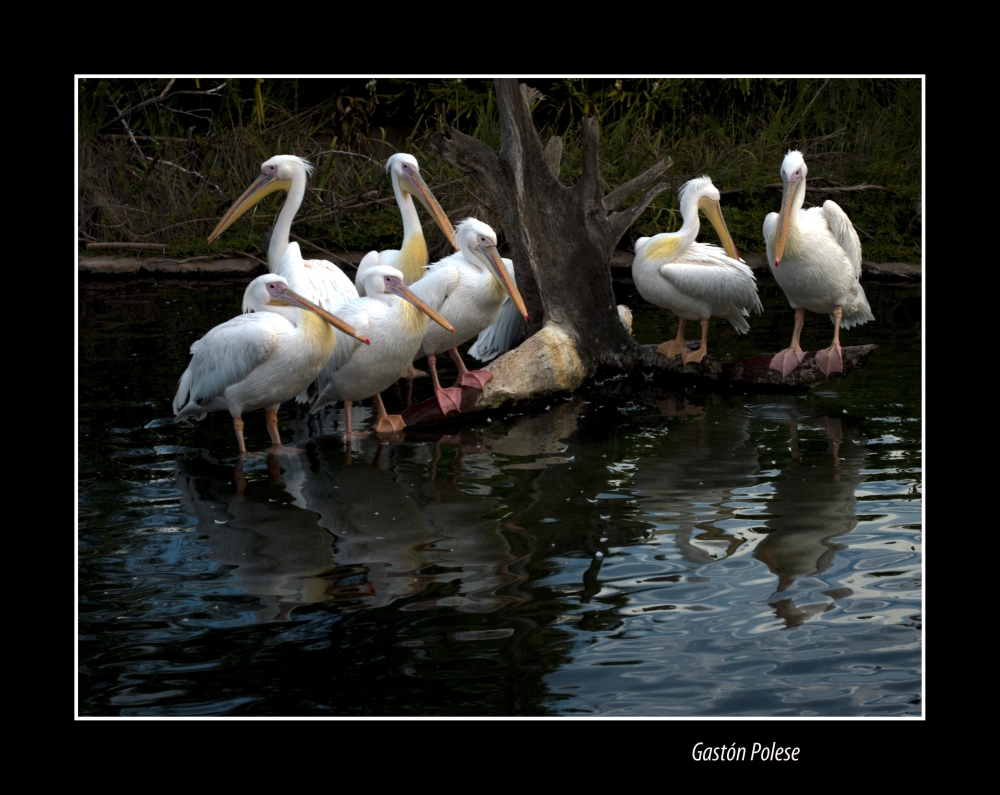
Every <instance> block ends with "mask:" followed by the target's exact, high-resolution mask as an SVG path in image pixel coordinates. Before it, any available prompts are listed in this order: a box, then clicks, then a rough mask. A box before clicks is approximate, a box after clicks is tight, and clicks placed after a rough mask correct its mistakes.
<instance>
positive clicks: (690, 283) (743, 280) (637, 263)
mask: <svg viewBox="0 0 1000 795" xmlns="http://www.w3.org/2000/svg"><path fill="white" fill-rule="evenodd" d="M719 198H720V196H719V190H718V188H716V187H715V185H713V184H712V180H711V179H709V178H708V177H699V178H698V179H692V180H690V181H689V182H686V183H685V184H684V185H683V186H682V187H681V190H680V205H681V217H682V218H683V219H684V222H683V224H682V226H681V228H680V230H679V231H677V232H665V233H663V234H659V235H654V236H653V237H642V238H639V239H638V240H637V241H636V243H635V260H634V261H633V263H632V278H633V280H634V281H635V286H636V288H637V289H638V290H639V295H641V296H642V297H643V298H645V299H646V300H647V301H649V302H650V303H651V304H655V305H656V306H659V307H662V308H663V309H669V310H670V311H671V312H673V313H674V314H675V315H677V317H678V327H677V338H676V339H674V340H671V341H670V342H664V343H663V344H661V345H660V347H659V349H658V350H659V352H660V353H661V354H663V355H664V356H667V357H668V358H670V357H672V356H676V355H678V354H680V355H681V356H682V357H683V359H684V362H685V363H687V362H691V361H694V362H700V361H701V360H702V358H703V357H704V356H705V354H706V353H707V351H708V319H709V318H711V317H713V316H716V317H722V318H725V319H726V320H728V321H729V322H730V323H731V324H732V325H733V328H735V329H736V330H737V331H738V332H739V333H741V334H746V333H747V332H748V331H749V330H750V324H749V323H748V322H747V320H746V319H747V317H749V315H750V312H751V311H754V312H758V313H759V312H761V311H762V307H761V304H760V298H758V296H757V282H756V280H755V279H754V275H753V271H751V270H750V268H748V267H747V266H746V265H745V264H744V263H743V262H742V261H741V260H740V259H739V254H738V253H737V251H736V246H735V244H734V243H733V241H732V238H731V237H730V236H729V230H728V229H727V228H726V223H725V219H724V218H723V217H722V211H721V210H720V209H719ZM699 208H700V209H701V210H702V211H704V213H705V215H706V216H708V218H709V220H710V221H711V222H712V225H713V226H714V227H715V229H716V231H717V232H718V233H719V238H720V239H721V240H722V243H723V245H724V246H725V247H726V250H725V251H724V250H723V249H721V248H719V247H718V246H713V245H709V244H707V243H698V242H696V241H695V238H696V237H697V236H698V230H699V228H700V222H699V220H698V210H699ZM688 320H698V321H700V322H701V327H702V335H701V347H699V348H698V350H696V351H692V352H691V353H688V352H687V347H686V346H685V343H684V324H685V321H688Z"/></svg>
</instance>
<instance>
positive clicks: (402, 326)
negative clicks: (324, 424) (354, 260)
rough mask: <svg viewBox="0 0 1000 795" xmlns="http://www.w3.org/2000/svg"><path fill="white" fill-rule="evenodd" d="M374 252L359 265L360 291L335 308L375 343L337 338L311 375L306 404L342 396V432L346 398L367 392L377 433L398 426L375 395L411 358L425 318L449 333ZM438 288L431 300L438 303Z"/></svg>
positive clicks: (347, 411)
mask: <svg viewBox="0 0 1000 795" xmlns="http://www.w3.org/2000/svg"><path fill="white" fill-rule="evenodd" d="M378 259H379V254H378V252H376V251H371V252H369V253H368V254H367V255H366V256H365V259H364V260H362V265H364V266H365V272H364V288H365V296H364V297H361V298H355V299H354V300H353V301H348V302H347V303H345V304H341V305H340V307H338V309H337V314H338V315H340V316H341V317H343V318H344V319H345V320H347V321H348V322H349V323H351V324H352V325H354V326H356V327H357V328H358V330H359V331H361V332H363V333H365V334H367V335H368V336H369V337H370V338H371V339H372V341H373V342H374V343H375V344H374V345H372V346H371V347H370V348H369V347H365V346H362V345H360V344H357V343H355V342H354V340H343V343H342V344H338V345H337V347H336V349H335V350H334V352H333V355H332V356H331V357H330V359H329V362H328V363H327V364H326V366H325V367H323V368H322V372H321V373H320V374H319V377H318V378H317V379H316V385H317V386H318V387H319V394H318V395H317V397H316V399H315V400H314V401H313V404H312V406H310V409H309V410H310V411H317V410H318V409H320V408H322V407H323V406H325V405H326V404H327V403H331V402H333V401H337V400H342V401H344V409H345V414H346V415H347V435H348V436H350V435H351V433H352V431H351V403H352V402H354V401H355V400H364V399H365V398H368V397H371V398H373V399H374V401H375V409H376V411H377V414H378V417H377V419H376V422H375V425H374V426H373V427H374V429H375V431H376V432H377V433H383V432H385V433H388V432H392V431H399V430H402V429H403V427H404V426H403V421H402V419H401V418H400V417H399V415H398V414H393V415H389V414H387V413H386V411H385V406H384V405H383V404H382V398H381V396H380V395H379V392H381V391H382V390H383V389H387V388H388V387H389V386H390V385H391V384H392V383H393V382H395V381H396V380H397V379H398V378H399V377H400V376H402V375H403V372H404V371H405V370H406V368H407V367H408V366H409V364H410V363H411V362H412V361H413V357H414V355H415V354H416V353H417V350H418V349H419V348H420V343H421V340H423V338H424V332H425V331H426V330H427V325H428V324H427V320H428V318H430V319H431V320H434V321H435V322H436V323H438V324H440V325H441V327H442V328H444V329H445V332H444V333H446V334H451V333H452V332H453V331H454V329H453V327H452V326H451V324H450V323H448V321H447V320H445V319H444V318H443V317H442V316H441V315H440V314H439V313H438V312H436V311H435V310H434V309H433V308H432V307H431V306H428V305H427V303H425V302H424V301H423V300H421V299H420V298H418V297H417V296H416V295H414V294H413V292H411V291H410V289H409V288H408V287H407V286H406V285H405V284H403V274H402V272H401V271H399V270H397V269H396V268H391V267H389V266H387V265H379V264H378ZM441 300H443V294H442V295H441V296H440V297H439V298H438V299H437V300H436V301H435V303H438V304H440V303H441Z"/></svg>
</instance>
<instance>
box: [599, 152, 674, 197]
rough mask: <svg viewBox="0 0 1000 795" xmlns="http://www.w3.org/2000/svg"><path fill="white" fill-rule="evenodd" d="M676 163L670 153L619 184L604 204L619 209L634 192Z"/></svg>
mask: <svg viewBox="0 0 1000 795" xmlns="http://www.w3.org/2000/svg"><path fill="white" fill-rule="evenodd" d="M673 164H674V160H673V158H672V157H670V156H669V155H668V156H667V157H664V158H663V159H662V160H660V161H659V162H658V163H656V164H655V165H653V166H651V167H650V168H647V169H646V170H645V171H643V172H642V173H641V174H640V175H639V176H638V177H634V178H633V179H630V180H629V181H628V182H626V183H624V184H622V185H619V186H618V187H617V188H615V189H614V190H613V191H611V193H609V194H608V195H607V196H605V197H604V206H605V207H607V208H608V209H609V210H615V209H617V208H618V207H619V206H620V205H621V204H623V203H624V202H625V200H626V199H628V198H629V197H630V196H631V195H632V194H633V193H638V192H639V191H641V190H643V189H645V188H646V187H647V186H648V185H649V184H650V183H652V182H655V181H656V180H657V179H659V177H660V175H661V174H662V173H663V172H664V171H666V170H667V169H668V168H670V167H671V166H672V165H673Z"/></svg>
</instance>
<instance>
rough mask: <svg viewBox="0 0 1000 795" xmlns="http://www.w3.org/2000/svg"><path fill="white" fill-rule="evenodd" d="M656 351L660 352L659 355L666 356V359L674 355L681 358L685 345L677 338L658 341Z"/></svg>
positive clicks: (685, 348) (685, 350)
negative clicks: (668, 340)
mask: <svg viewBox="0 0 1000 795" xmlns="http://www.w3.org/2000/svg"><path fill="white" fill-rule="evenodd" d="M656 352H657V353H658V354H660V356H666V357H667V358H668V359H673V358H674V357H675V356H680V357H681V358H682V359H683V358H684V354H685V353H686V352H687V346H685V345H684V343H683V342H679V341H678V340H670V342H662V343H660V346H659V347H658V348H657V349H656Z"/></svg>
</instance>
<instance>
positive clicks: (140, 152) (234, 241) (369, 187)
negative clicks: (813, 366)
mask: <svg viewBox="0 0 1000 795" xmlns="http://www.w3.org/2000/svg"><path fill="white" fill-rule="evenodd" d="M527 82H528V83H529V84H530V85H531V86H532V88H533V89H534V92H533V93H532V112H533V117H534V119H535V123H536V126H537V127H538V130H539V133H540V135H541V136H542V139H543V141H544V140H547V139H548V138H549V136H552V135H561V136H563V141H564V150H563V160H562V166H561V172H560V177H561V179H562V180H563V182H564V183H566V184H572V183H573V182H574V181H575V179H576V178H577V177H578V176H579V174H580V172H581V152H580V147H579V129H580V124H581V121H582V119H583V117H584V116H587V115H593V116H595V117H597V119H598V120H599V121H600V124H601V136H602V140H601V154H600V157H601V166H602V176H603V178H604V180H605V181H606V183H607V185H608V188H609V189H610V188H613V187H615V186H617V185H619V184H621V183H622V182H624V181H626V180H628V179H630V178H631V177H633V176H636V175H638V174H639V173H641V172H642V171H643V170H644V169H645V168H647V167H648V166H649V165H651V164H652V163H653V162H655V161H656V160H657V159H659V158H660V157H662V156H664V155H670V156H671V157H672V158H673V161H674V164H673V167H672V168H671V169H670V170H669V171H668V172H667V174H668V177H667V178H668V179H669V180H670V182H671V188H672V189H671V190H670V191H668V192H665V193H664V194H662V195H661V196H660V197H658V198H657V200H656V201H654V202H653V204H652V205H651V206H650V208H649V209H648V210H647V211H646V212H645V213H643V215H642V216H640V218H639V220H638V221H637V223H636V224H635V225H634V227H633V229H632V230H631V232H630V233H629V234H628V235H627V236H626V239H624V240H623V241H622V245H623V246H625V247H628V246H630V245H631V243H632V242H633V241H634V240H635V239H636V238H638V237H640V236H642V235H649V234H655V233H657V232H664V231H671V230H674V229H676V228H677V227H678V226H679V224H680V218H679V216H678V209H677V189H679V188H680V186H681V184H683V182H685V181H686V180H688V179H691V178H692V177H695V176H700V175H701V174H708V175H709V176H711V177H712V179H713V181H714V182H715V184H716V185H717V186H718V187H719V189H720V190H721V191H723V209H724V212H725V214H726V220H727V223H728V225H729V229H730V231H731V232H732V234H733V237H734V238H735V240H736V243H737V245H738V246H739V247H740V249H741V250H745V251H750V252H758V253H760V252H762V251H763V248H764V244H763V239H762V236H761V226H762V224H763V220H764V216H765V215H766V214H767V213H768V212H772V211H774V210H776V209H777V206H778V202H779V199H780V190H779V189H778V188H775V187H773V186H774V185H775V184H777V183H779V182H780V177H779V175H778V168H779V166H780V164H781V160H782V158H783V156H784V154H785V152H786V151H787V150H788V149H801V150H802V152H803V154H804V155H805V158H806V161H807V163H808V164H809V186H810V188H843V187H850V186H857V185H874V186H878V187H877V188H869V189H864V190H857V191H850V192H835V193H822V192H819V191H816V190H811V191H810V192H809V194H808V196H807V206H809V205H810V204H820V203H822V202H823V201H824V200H826V199H830V198H832V199H833V200H835V201H836V202H837V203H839V204H840V205H841V206H842V207H844V209H845V210H846V212H847V213H848V214H849V215H850V217H851V218H852V220H853V221H854V224H855V226H856V227H857V228H858V232H859V234H860V236H861V242H862V247H863V248H864V256H865V258H866V259H872V260H876V261H886V260H902V261H908V262H919V261H920V258H921V237H920V222H919V217H918V215H917V214H916V212H915V207H916V206H917V202H918V201H919V199H920V196H921V189H922V185H921V166H922V137H921V128H922V122H921V112H922V85H921V81H920V80H919V79H912V78H906V79H900V78H884V79H862V78H794V79H778V78H731V79H717V78H701V79H690V78H688V79H679V78H661V79H654V78H642V79H627V80H625V79H622V80H614V79H594V78H588V79H562V80H555V79H544V80H539V79H535V80H528V81H527ZM78 112H79V141H78V147H79V218H78V221H79V237H80V240H81V245H83V243H84V242H86V241H98V242H132V243H135V242H146V243H163V244H166V245H167V246H168V253H170V254H173V255H178V256H192V255H205V254H209V253H221V252H222V251H250V252H258V251H260V249H261V241H262V238H263V236H264V234H265V231H266V229H267V228H268V226H269V225H270V224H271V223H273V221H274V218H275V215H276V213H277V211H278V208H279V207H280V203H281V200H282V199H281V198H280V197H281V196H282V195H283V194H278V198H268V199H267V200H265V201H264V202H262V203H261V204H260V205H258V207H257V208H256V209H255V212H253V213H252V214H248V216H247V217H246V218H245V219H241V220H240V221H239V222H238V223H236V224H235V225H234V226H233V227H232V228H230V229H229V230H227V231H226V233H225V234H224V235H223V237H222V239H221V240H220V241H219V242H217V243H215V244H214V245H213V246H212V247H211V248H210V247H209V246H208V245H207V244H206V243H205V236H206V235H207V234H208V233H209V232H210V231H211V229H212V228H213V227H214V226H215V223H216V222H217V221H218V219H219V218H220V217H221V216H222V215H223V213H224V212H225V211H226V210H227V209H228V208H229V206H230V205H231V204H232V202H233V201H234V200H235V199H236V197H237V196H239V194H240V193H241V192H242V191H243V189H244V188H246V186H247V185H249V184H250V182H251V181H252V180H253V179H254V178H255V177H256V175H257V174H258V173H259V169H260V164H261V162H263V161H264V160H266V159H268V158H269V157H271V156H272V155H275V154H280V153H294V154H297V155H300V156H302V157H306V158H307V159H309V160H310V161H312V162H313V163H314V164H315V165H316V172H315V174H314V175H313V177H312V179H311V181H310V186H309V190H308V192H307V194H306V200H305V203H304V205H303V208H302V209H301V210H300V212H299V217H298V219H297V221H296V224H295V226H294V228H293V234H295V235H297V236H299V237H300V238H302V239H303V240H304V241H307V242H308V243H310V244H313V245H315V246H318V247H321V248H322V249H326V250H327V251H332V252H339V251H346V250H368V249H372V248H390V247H393V246H396V245H398V243H399V240H400V239H401V237H402V225H401V220H400V217H399V213H398V212H397V210H396V208H395V201H394V199H393V195H392V187H391V184H390V182H389V178H388V176H387V175H386V174H385V171H384V168H383V164H384V162H385V160H386V158H387V157H388V156H389V155H390V154H392V153H393V152H395V151H409V152H411V153H413V154H414V155H416V157H417V158H418V159H419V160H420V163H421V169H422V171H423V173H424V176H425V179H426V180H427V182H428V184H429V185H430V186H431V188H432V189H433V190H434V192H435V194H436V195H437V196H438V198H439V199H440V200H441V202H442V205H443V206H444V208H445V209H446V210H447V211H448V213H449V215H450V216H451V217H452V219H453V220H455V221H457V220H460V219H461V218H463V217H465V216H466V215H476V216H477V217H480V218H482V219H483V220H484V221H486V222H487V223H490V224H492V225H494V226H496V227H498V231H499V232H500V233H501V235H502V229H499V219H498V218H497V217H496V215H495V213H493V212H492V211H491V209H490V208H489V207H486V206H484V205H483V204H482V202H481V201H480V200H479V198H478V197H477V196H476V193H475V190H474V185H473V183H472V182H471V181H470V180H467V179H465V178H464V177H463V175H462V174H460V173H458V172H456V171H455V170H454V169H453V168H452V167H451V166H449V165H448V164H447V163H445V162H444V161H442V160H441V159H440V158H439V157H438V156H437V154H436V152H435V150H434V147H433V137H434V135H435V134H436V133H437V132H439V131H440V130H441V129H443V128H444V127H445V126H446V125H450V126H454V127H456V128H458V129H460V130H461V131H463V132H465V133H468V134H470V135H473V136H475V137H477V138H479V139H481V140H483V141H485V142H486V143H488V144H489V145H490V146H493V147H498V146H499V144H500V126H499V119H498V112H497V105H496V96H495V92H494V90H493V86H492V82H491V81H489V80H481V79H468V80H466V79H446V80H416V79H392V80H386V79H381V78H380V79H379V80H377V81H376V80H370V81H365V80H339V79H288V80H270V79H267V80H264V79H256V80H254V79H240V80H229V81H219V80H215V79H212V80H207V79H203V80H197V79H177V80H173V81H171V80H166V79H135V78H108V79H95V78H87V79H81V80H80V82H79V93H78ZM703 229H704V230H705V234H706V237H708V238H709V239H710V236H711V231H710V228H708V227H707V225H703ZM425 233H426V234H427V235H428V239H429V244H430V248H431V254H432V256H441V255H443V254H444V253H446V252H447V250H448V248H447V243H446V241H444V239H443V236H441V234H440V233H439V232H438V231H437V230H436V228H435V227H434V226H433V225H431V224H425ZM309 248H310V246H308V245H307V246H306V251H307V252H308V251H309Z"/></svg>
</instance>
